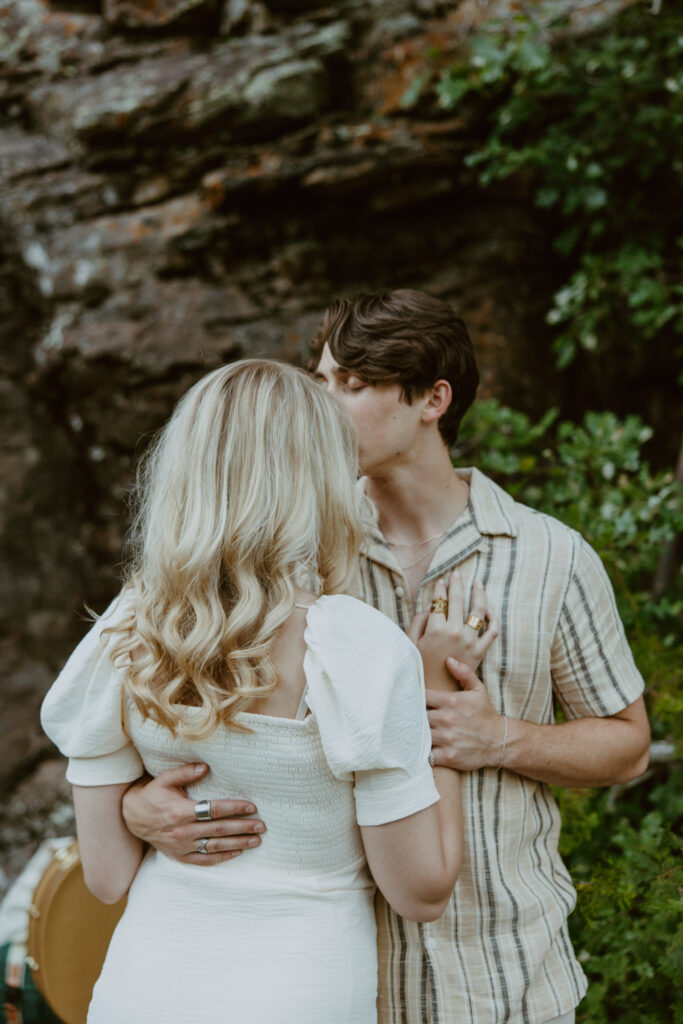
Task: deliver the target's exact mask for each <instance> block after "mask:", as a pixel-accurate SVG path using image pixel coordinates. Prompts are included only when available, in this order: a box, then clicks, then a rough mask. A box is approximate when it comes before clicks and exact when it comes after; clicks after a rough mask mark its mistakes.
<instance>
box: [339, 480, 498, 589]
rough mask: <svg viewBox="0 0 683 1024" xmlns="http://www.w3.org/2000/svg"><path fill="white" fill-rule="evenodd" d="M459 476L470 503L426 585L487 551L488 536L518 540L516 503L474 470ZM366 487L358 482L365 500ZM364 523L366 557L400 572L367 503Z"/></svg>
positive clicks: (440, 549) (440, 548) (434, 561)
mask: <svg viewBox="0 0 683 1024" xmlns="http://www.w3.org/2000/svg"><path fill="white" fill-rule="evenodd" d="M456 472H457V474H458V476H459V477H460V478H461V479H462V480H465V481H466V483H468V484H469V488H470V496H469V502H468V505H467V508H466V509H464V510H463V512H462V515H460V516H458V518H457V520H456V521H455V522H454V523H453V526H452V527H451V529H450V530H449V531H448V533H447V534H446V535H445V536H444V537H443V539H442V540H441V541H440V543H439V546H438V548H437V550H436V551H435V552H434V556H433V558H432V562H431V565H430V567H429V570H428V572H427V573H426V574H425V577H424V580H423V583H428V582H429V581H430V580H432V579H436V578H437V577H438V576H440V575H442V574H443V573H444V572H446V571H447V570H448V569H449V568H452V567H453V566H454V565H457V564H459V563H460V562H462V561H464V560H465V558H467V557H469V555H470V554H472V552H474V551H477V550H479V551H481V550H483V549H484V548H485V547H486V546H487V544H486V540H485V538H486V537H487V536H496V535H499V536H500V535H502V536H507V537H514V536H516V534H517V527H516V522H515V519H516V517H515V502H514V499H513V498H511V497H510V495H509V494H506V492H505V491H504V490H503V489H502V488H501V487H498V485H497V484H494V482H493V481H492V480H489V478H488V477H487V476H485V475H484V474H483V473H481V472H480V471H479V470H478V469H475V468H474V467H469V468H464V469H458V470H456ZM365 483H366V481H365V477H362V478H361V479H360V480H359V481H358V489H359V491H360V492H361V494H362V495H363V496H364V495H365ZM364 519H365V527H366V543H365V547H364V550H363V554H364V555H365V556H366V557H367V558H369V559H370V560H371V561H373V562H378V563H379V564H380V565H384V566H386V567H387V568H388V569H392V570H393V571H394V572H400V571H401V570H400V567H399V565H398V562H397V561H396V559H395V557H394V554H393V552H392V550H391V548H390V547H389V546H388V545H387V542H386V540H385V539H384V537H383V536H382V533H381V530H380V528H379V525H378V523H377V515H376V511H375V509H374V506H372V505H371V503H370V502H365V503H364Z"/></svg>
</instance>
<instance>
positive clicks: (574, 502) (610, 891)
mask: <svg viewBox="0 0 683 1024" xmlns="http://www.w3.org/2000/svg"><path fill="white" fill-rule="evenodd" d="M650 436H651V431H650V429H649V428H648V427H646V426H644V425H643V423H642V422H641V421H640V419H638V417H636V416H629V417H627V418H626V419H624V420H618V419H617V418H616V416H614V415H613V414H612V413H594V412H589V413H587V414H586V415H585V417H584V419H583V422H582V423H581V424H574V423H570V422H566V421H564V422H561V421H559V420H558V416H557V414H556V412H555V411H553V410H551V411H550V412H548V413H547V414H546V416H544V417H543V419H542V420H541V421H540V422H539V423H532V422H531V420H530V419H529V417H527V416H526V415H524V414H523V413H520V412H517V411H514V410H512V409H509V408H507V407H505V406H501V405H499V404H498V403H497V402H496V401H493V400H492V401H484V402H478V403H477V404H476V405H475V406H474V408H473V409H472V411H471V412H470V413H468V415H467V417H466V419H465V422H464V423H463V428H462V431H461V436H460V439H459V442H458V450H457V451H456V453H455V455H456V457H457V458H458V460H459V461H460V462H463V463H465V462H466V463H469V462H470V461H472V462H474V463H476V465H477V466H479V467H480V468H481V469H483V470H484V471H485V472H487V473H489V474H490V475H491V476H492V477H494V479H496V480H497V481H498V482H499V483H500V484H501V485H502V486H504V487H505V489H506V490H507V491H509V492H510V493H512V494H514V496H515V497H516V498H517V499H518V500H520V501H524V502H525V503H527V504H530V505H533V506H534V507H535V508H538V509H540V510H542V511H544V512H547V513H549V514H551V515H554V516H556V517H557V518H559V519H561V520H563V521H564V522H566V523H567V524H568V525H569V526H571V527H573V528H575V529H577V530H579V531H580V532H581V533H582V534H583V535H584V536H585V537H586V539H587V540H588V541H590V543H591V544H592V545H593V546H594V547H595V548H596V550H597V551H598V553H599V554H600V556H601V557H602V559H603V561H604V563H605V566H606V568H607V570H608V572H609V574H610V577H611V579H612V583H613V584H614V588H615V594H616V598H617V603H618V605H619V609H620V612H621V614H622V617H623V619H624V622H625V625H626V629H627V633H628V636H629V641H630V643H631V646H632V649H633V653H634V656H635V659H636V663H637V664H638V666H639V667H640V669H641V671H642V673H643V676H644V678H645V681H646V686H647V691H646V693H647V700H648V704H649V711H650V718H651V724H652V729H653V736H654V738H656V739H660V740H666V741H669V742H671V741H673V742H674V743H675V744H676V748H677V749H678V752H679V756H681V755H683V634H682V630H681V623H682V622H683V574H681V573H680V572H679V575H678V578H677V580H674V582H673V583H672V585H671V586H670V587H669V589H668V590H667V592H666V593H665V594H663V595H662V596H661V597H659V598H658V599H656V600H655V599H654V598H653V596H652V593H651V589H652V581H653V577H654V573H655V570H656V567H657V563H658V560H659V557H660V555H661V551H662V547H663V545H664V543H665V542H666V541H667V540H668V539H669V538H671V537H673V536H674V535H675V534H676V533H677V532H679V531H681V530H683V502H682V501H681V489H680V488H679V487H678V486H677V485H676V483H675V482H674V479H673V475H672V474H671V473H670V472H660V473H652V472H651V471H650V469H649V467H648V465H647V463H646V462H644V460H643V458H642V446H643V444H644V443H645V442H646V441H647V440H648V439H649V438H650ZM556 795H557V799H558V802H559V805H560V810H561V812H562V819H563V831H562V839H561V852H562V854H563V856H564V857H565V859H566V861H567V863H568V866H569V868H570V871H571V873H572V876H573V878H574V882H575V884H576V886H577V890H578V894H579V899H578V906H577V910H576V911H575V913H574V914H573V915H572V918H571V919H570V927H571V931H572V939H573V941H574V945H575V948H576V950H577V952H578V954H579V958H580V960H581V961H582V964H583V967H584V970H585V971H586V973H587V975H588V978H589V989H588V995H587V996H586V999H585V1000H584V1001H583V1003H582V1004H581V1007H580V1008H579V1012H578V1017H577V1019H578V1021H579V1022H585V1024H608V1022H612V1021H615V1020H618V1021H620V1022H623V1024H661V1022H664V1021H674V1022H678V1024H683V1002H681V997H680V992H681V991H683V986H682V985H681V982H683V976H682V975H683V967H682V965H683V948H682V947H683V899H682V895H683V862H682V861H681V858H680V852H681V849H680V845H681V844H680V839H676V838H675V835H674V833H673V831H670V829H672V830H673V829H676V828H678V829H680V824H681V821H683V767H681V766H680V765H675V763H674V765H668V766H667V765H664V766H655V768H654V769H653V771H652V773H651V775H650V776H649V777H647V778H646V779H645V781H644V782H639V783H638V785H636V786H634V787H631V788H626V789H623V790H622V791H620V792H615V791H607V792H605V791H602V790H595V791H593V790H558V791H557V794H556ZM677 1000H678V1001H677Z"/></svg>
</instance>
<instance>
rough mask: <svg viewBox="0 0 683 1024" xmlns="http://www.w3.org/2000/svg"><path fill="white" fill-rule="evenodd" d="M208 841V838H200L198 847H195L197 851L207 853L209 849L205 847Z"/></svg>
mask: <svg viewBox="0 0 683 1024" xmlns="http://www.w3.org/2000/svg"><path fill="white" fill-rule="evenodd" d="M208 842H209V840H208V839H200V840H199V847H198V849H197V853H208V852H209V851H208V850H207V848H206V847H207V845H208Z"/></svg>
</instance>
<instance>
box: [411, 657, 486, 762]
mask: <svg viewBox="0 0 683 1024" xmlns="http://www.w3.org/2000/svg"><path fill="white" fill-rule="evenodd" d="M446 667H447V668H448V670H449V672H450V673H451V675H452V676H453V679H455V680H456V681H457V682H458V683H459V684H460V687H461V689H460V691H459V692H455V693H454V692H450V693H444V692H443V691H440V690H427V707H428V708H430V709H431V710H430V711H429V725H430V727H431V730H432V753H433V754H434V764H437V765H443V766H445V767H447V768H459V769H461V770H463V771H475V770H476V769H477V768H496V767H498V765H499V764H500V760H501V755H502V753H503V742H504V736H505V722H504V720H503V716H502V715H499V714H498V712H497V711H496V710H495V709H494V707H493V705H492V703H491V700H490V698H489V695H488V691H487V689H486V687H485V686H484V684H483V683H482V681H481V680H480V679H478V678H477V676H476V675H475V674H474V672H473V671H472V669H471V668H470V667H469V666H468V665H465V664H463V663H462V662H458V661H455V659H454V658H449V659H448V660H447V662H446Z"/></svg>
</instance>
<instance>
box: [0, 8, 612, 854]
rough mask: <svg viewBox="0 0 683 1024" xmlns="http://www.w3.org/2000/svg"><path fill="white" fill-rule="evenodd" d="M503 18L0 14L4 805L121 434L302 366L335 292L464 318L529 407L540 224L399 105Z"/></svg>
mask: <svg viewBox="0 0 683 1024" xmlns="http://www.w3.org/2000/svg"><path fill="white" fill-rule="evenodd" d="M558 2H559V0H555V2H554V6H555V9H556V8H557V6H558ZM562 3H563V4H564V7H566V8H567V9H568V11H569V12H570V13H571V11H572V8H573V7H577V9H578V13H579V14H581V12H583V14H582V17H583V18H584V21H583V22H582V23H580V24H579V23H577V27H579V28H580V25H581V24H583V25H585V24H588V23H587V22H586V20H585V19H586V18H595V17H604V16H607V15H609V14H610V13H611V12H613V11H614V10H615V9H616V8H618V7H619V6H623V5H624V4H623V0H621V3H619V2H618V0H611V2H608V0H604V2H602V3H598V4H593V5H591V8H590V11H588V12H586V10H585V4H578V3H574V4H572V3H570V2H569V0H562ZM515 9H516V4H515V3H514V2H513V0H508V2H505V3H503V2H500V0H497V2H494V0H488V2H486V0H479V2H477V0H464V2H461V3H441V2H439V0H412V2H410V0H341V2H338V3H336V4H334V5H329V6H325V5H324V0H267V2H258V0H101V2H100V0H51V2H50V0H0V425H1V428H2V429H1V433H0V440H1V442H2V452H1V453H0V535H1V541H0V544H1V547H0V581H1V582H0V627H1V629H2V641H1V644H2V654H3V665H4V671H3V679H2V685H1V686H0V711H1V714H0V789H2V788H4V789H5V790H6V789H7V788H8V787H10V786H11V785H12V784H14V783H15V782H17V781H18V780H19V779H20V778H22V777H24V776H25V775H26V773H27V772H28V771H30V770H31V769H32V768H33V767H34V766H35V765H36V764H37V763H38V762H39V761H40V760H41V759H43V758H44V757H45V756H47V755H49V754H50V748H49V745H48V743H47V741H46V740H45V739H44V738H42V737H41V735H40V732H39V730H38V728H37V725H36V712H37V707H38V704H39V701H40V699H41V697H42V695H43V693H44V691H45V689H46V687H47V686H48V685H49V682H50V681H51V679H52V678H53V676H54V674H55V672H56V671H57V670H58V668H59V667H60V665H61V664H62V662H63V660H64V658H65V656H66V654H67V652H68V651H69V649H70V647H71V646H72V645H73V644H74V642H75V641H76V640H77V639H78V637H79V636H80V635H81V634H82V633H83V632H84V630H85V622H84V619H83V616H82V614H81V610H82V607H83V602H84V600H85V601H87V602H88V603H90V604H91V605H92V607H94V608H95V609H98V610H101V609H102V608H103V607H104V605H105V604H106V603H107V601H108V599H109V598H110V597H111V596H112V594H113V593H114V592H115V591H116V588H117V577H118V572H119V570H118V565H119V563H120V559H121V546H122V538H123V535H124V532H125V526H126V505H125V502H126V494H127V489H128V487H129V485H130V481H131V474H132V471H133V466H134V462H135V458H136V453H137V452H138V451H139V445H140V443H142V442H141V441H140V438H144V437H145V436H149V434H150V432H152V431H154V430H155V429H156V428H157V427H158V426H159V425H160V424H161V423H162V422H163V420H164V419H165V418H166V416H167V415H168V413H169V411H170V409H171V408H172V406H173V404H174V402H175V400H176V399H177V397H178V395H179V394H180V393H181V392H182V391H183V390H185V389H186V388H187V386H188V385H189V384H190V383H192V382H193V381H194V380H195V379H196V378H197V377H198V376H200V375H201V374H202V373H203V372H205V371H206V370H208V369H210V368H212V367H214V366H216V365H218V364H219V363H221V362H222V361H224V360H231V359H234V358H237V357H239V356H242V355H266V356H274V357H278V358H282V359H288V360H294V361H300V360H301V359H302V358H303V355H304V352H305V348H306V344H307V341H308V339H309V338H310V337H311V334H312V332H313V331H314V329H315V327H316V324H317V322H318V321H319V318H320V316H321V313H322V311H323V309H324V308H325V306H326V305H327V304H328V302H329V301H330V299H331V298H332V297H333V296H334V295H337V294H340V293H351V292H354V291H358V290H367V289H374V288H377V287H382V286H392V287H395V286H400V285H412V286H416V287H422V288H425V289H427V290H429V291H431V292H433V293H435V294H438V295H441V296H443V297H444V298H446V299H449V300H451V301H452V302H453V303H454V304H455V305H456V306H457V307H458V309H459V310H460V312H461V313H462V315H463V316H464V317H465V318H466V320H467V322H468V323H469V325H470V327H471V329H472V332H473V335H474V337H475V340H476V343H477V346H478V349H479V352H480V360H481V363H482V368H483V371H484V373H483V376H484V389H485V390H486V391H487V392H488V393H492V392H496V391H500V390H501V389H502V390H503V391H504V390H505V387H506V384H507V382H508V381H509V379H510V377H509V375H510V373H511V372H512V371H514V379H515V389H516V393H517V395H518V396H519V394H520V393H521V394H522V395H523V394H525V393H526V394H529V393H530V392H531V391H532V389H533V386H534V375H535V373H536V372H537V371H538V369H539V357H536V360H535V364H534V365H533V366H529V367H527V368H524V367H523V366H522V365H520V363H519V360H518V359H516V354H517V353H519V352H526V351H527V348H526V344H527V340H528V339H529V338H533V339H534V341H535V342H537V343H539V349H540V350H541V351H542V350H543V347H544V346H543V345H542V341H543V330H544V328H543V326H542V323H543V322H542V313H543V311H544V309H545V307H546V302H547V295H548V293H549V290H550V289H551V287H552V284H553V280H552V273H553V272H552V267H549V265H548V261H547V251H546V249H547V243H546V239H545V238H544V236H543V231H542V228H541V227H540V226H539V224H538V223H537V222H536V220H535V218H534V217H533V215H532V214H531V213H530V210H529V206H528V203H527V202H526V198H525V197H522V196H516V195H515V194H514V193H512V192H506V193H504V194H500V193H499V194H496V193H490V194H488V195H483V194H482V193H481V192H480V191H478V190H477V188H476V187H475V183H474V181H473V179H472V176H471V172H469V171H468V170H467V169H466V167H465V165H464V163H463V156H464V155H465V154H466V153H467V152H468V150H469V149H470V148H471V146H472V143H473V140H474V139H476V134H477V125H476V124H473V123H471V122H470V121H468V119H467V117H461V116H459V117H457V118H453V117H451V118H446V117H444V116H443V115H439V114H438V113H437V114H436V115H435V114H434V113H433V112H431V113H424V112H423V113H422V114H420V113H419V112H418V113H410V114H409V113H407V112H406V111H405V110H404V109H403V107H402V104H401V99H402V97H403V95H404V94H405V91H406V89H407V88H408V87H409V85H410V82H411V81H412V76H413V75H414V73H415V68H416V67H417V65H418V64H419V62H420V60H422V59H424V54H425V53H426V52H428V51H429V52H432V53H439V54H440V55H441V57H440V59H443V60H448V59H449V58H450V57H452V56H453V54H454V53H456V52H457V51H458V50H459V48H461V47H462V46H463V45H464V44H465V42H466V37H467V34H468V32H469V31H471V29H472V27H473V25H476V24H478V23H480V22H481V21H482V20H485V19H486V18H491V17H493V16H498V15H500V14H501V13H502V14H503V15H506V14H508V15H509V14H511V15H514V12H515ZM577 16H578V15H577ZM590 24H592V22H590ZM541 362H542V359H541ZM0 838H1V837H0Z"/></svg>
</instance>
